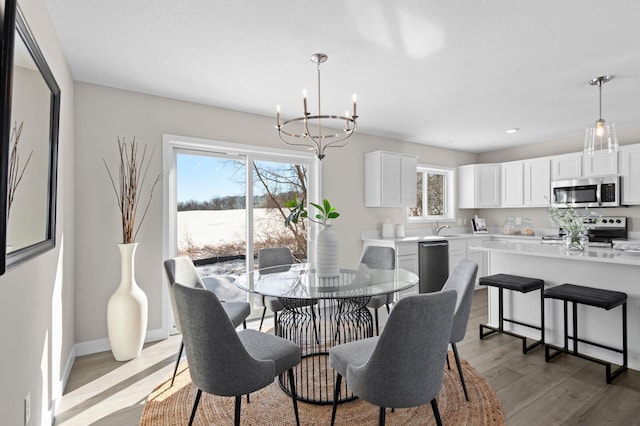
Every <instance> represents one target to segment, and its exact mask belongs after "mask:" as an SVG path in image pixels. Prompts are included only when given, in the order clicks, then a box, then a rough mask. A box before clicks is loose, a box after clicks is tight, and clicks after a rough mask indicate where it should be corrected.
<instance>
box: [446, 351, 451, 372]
mask: <svg viewBox="0 0 640 426" xmlns="http://www.w3.org/2000/svg"><path fill="white" fill-rule="evenodd" d="M447 369H448V370H451V364H450V363H449V352H447Z"/></svg>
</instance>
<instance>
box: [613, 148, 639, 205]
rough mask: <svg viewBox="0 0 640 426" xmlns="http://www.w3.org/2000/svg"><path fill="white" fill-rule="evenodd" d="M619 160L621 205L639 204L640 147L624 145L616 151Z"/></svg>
mask: <svg viewBox="0 0 640 426" xmlns="http://www.w3.org/2000/svg"><path fill="white" fill-rule="evenodd" d="M618 157H619V160H620V177H621V179H620V180H621V181H622V183H621V187H622V190H621V191H620V198H621V203H622V204H624V205H628V204H640V145H625V146H621V147H620V151H618Z"/></svg>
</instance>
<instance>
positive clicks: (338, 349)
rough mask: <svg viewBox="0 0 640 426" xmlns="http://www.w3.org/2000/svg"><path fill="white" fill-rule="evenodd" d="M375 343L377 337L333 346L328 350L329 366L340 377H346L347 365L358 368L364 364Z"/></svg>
mask: <svg viewBox="0 0 640 426" xmlns="http://www.w3.org/2000/svg"><path fill="white" fill-rule="evenodd" d="M377 342H378V336H376V337H369V338H368V339H362V340H356V341H355V342H349V343H344V344H342V345H338V346H334V347H333V348H331V349H330V350H329V365H330V366H331V368H333V369H334V370H336V371H337V372H338V373H340V375H342V376H343V377H346V376H347V365H350V364H351V365H357V366H360V365H363V364H364V363H366V362H367V361H368V360H369V358H370V357H371V353H373V350H374V349H375V347H376V343H377Z"/></svg>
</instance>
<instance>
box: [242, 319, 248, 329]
mask: <svg viewBox="0 0 640 426" xmlns="http://www.w3.org/2000/svg"><path fill="white" fill-rule="evenodd" d="M242 328H244V329H245V330H246V329H247V320H244V321H242Z"/></svg>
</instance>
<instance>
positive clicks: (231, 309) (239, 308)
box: [222, 302, 251, 327]
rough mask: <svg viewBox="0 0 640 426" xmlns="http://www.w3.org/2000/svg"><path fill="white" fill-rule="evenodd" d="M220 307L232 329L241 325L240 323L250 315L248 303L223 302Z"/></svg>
mask: <svg viewBox="0 0 640 426" xmlns="http://www.w3.org/2000/svg"><path fill="white" fill-rule="evenodd" d="M222 307H223V308H224V311H225V312H226V313H227V316H228V317H229V319H230V320H231V322H232V323H233V325H234V327H237V326H239V325H240V324H242V321H244V320H246V319H247V317H248V316H249V314H250V313H251V305H249V303H248V302H224V303H223V304H222Z"/></svg>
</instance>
